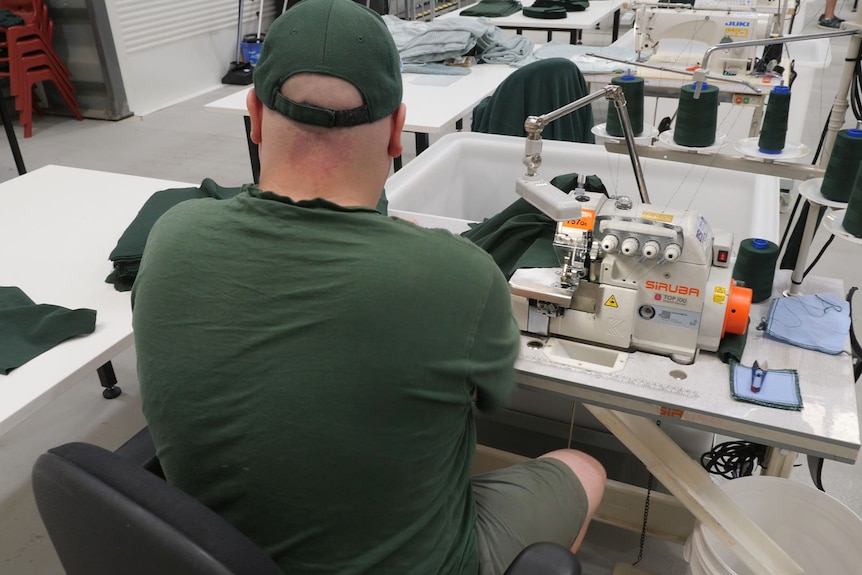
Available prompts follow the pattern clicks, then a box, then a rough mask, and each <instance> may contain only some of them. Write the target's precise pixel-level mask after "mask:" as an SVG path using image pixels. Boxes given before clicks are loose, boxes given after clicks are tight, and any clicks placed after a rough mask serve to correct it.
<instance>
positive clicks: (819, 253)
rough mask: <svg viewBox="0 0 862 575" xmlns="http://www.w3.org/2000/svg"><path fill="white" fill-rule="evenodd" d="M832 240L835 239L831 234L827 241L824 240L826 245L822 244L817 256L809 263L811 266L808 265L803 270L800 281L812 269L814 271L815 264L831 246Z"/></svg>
mask: <svg viewBox="0 0 862 575" xmlns="http://www.w3.org/2000/svg"><path fill="white" fill-rule="evenodd" d="M834 239H835V234H832V235H831V236H829V239H828V240H826V243H824V244H823V247H822V248H820V251H819V252H818V253H817V256H816V257H815V258H814V260H813V261H812V262H811V265H809V266H808V267H807V268H805V271H804V272H802V279H805V278H806V276H808V272H810V271H811V270H812V269H814V266H816V265H817V262H819V261H820V258H822V257H823V254H825V253H826V248H828V247H829V246H830V245H832V240H834Z"/></svg>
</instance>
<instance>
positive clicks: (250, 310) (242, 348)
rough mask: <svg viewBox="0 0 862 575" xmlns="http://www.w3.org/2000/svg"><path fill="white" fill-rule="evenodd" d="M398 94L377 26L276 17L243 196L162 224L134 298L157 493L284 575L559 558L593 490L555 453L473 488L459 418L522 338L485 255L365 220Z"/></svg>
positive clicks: (590, 477)
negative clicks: (527, 555)
mask: <svg viewBox="0 0 862 575" xmlns="http://www.w3.org/2000/svg"><path fill="white" fill-rule="evenodd" d="M401 90H402V88H401V77H400V71H399V58H398V53H397V50H396V48H395V46H394V43H393V42H392V38H391V36H390V35H389V34H388V32H387V30H386V27H385V25H384V24H383V23H382V20H381V19H380V18H379V16H378V15H377V14H375V13H374V12H371V11H370V10H367V9H366V8H365V7H364V6H361V5H359V4H356V3H354V2H351V1H350V0H303V1H302V2H300V3H299V4H297V5H296V6H295V7H293V8H291V9H289V10H288V11H287V12H286V13H285V14H284V15H283V16H281V17H280V18H279V19H278V20H277V21H276V22H275V23H274V24H273V25H272V27H271V28H270V30H269V32H268V33H267V36H266V41H265V42H264V46H263V50H262V53H261V56H260V60H259V62H258V65H257V68H256V70H255V74H254V90H253V91H251V92H250V94H249V97H248V108H249V115H250V117H251V125H252V129H251V137H252V139H253V140H254V141H255V142H256V143H258V144H259V148H260V160H261V171H260V185H259V186H246V187H245V189H244V190H243V191H242V192H241V193H240V194H239V195H237V196H236V197H235V198H233V199H227V200H212V201H210V200H209V199H206V200H190V201H187V202H183V203H181V204H179V205H178V206H176V207H174V208H172V209H171V210H169V211H168V212H167V213H166V214H165V215H163V216H162V217H161V218H160V219H159V220H158V222H157V223H156V225H155V226H154V228H153V230H152V232H151V233H150V236H149V239H148V241H147V247H146V251H145V253H144V257H143V261H142V265H141V270H140V273H139V274H138V276H137V279H136V281H135V285H134V289H133V293H132V295H133V305H134V328H135V338H136V347H137V354H138V372H139V376H140V381H141V393H142V397H143V404H144V412H145V415H146V417H147V420H148V423H149V426H150V430H151V432H152V435H153V439H154V441H155V444H156V447H157V452H158V456H159V458H160V460H161V463H162V466H163V468H164V470H165V474H166V476H167V479H168V480H169V481H170V482H171V483H173V484H175V485H177V486H178V487H180V488H181V489H183V490H184V491H186V492H187V493H190V494H191V495H193V496H195V497H197V498H198V499H200V500H201V501H203V502H204V503H206V504H207V505H208V506H210V507H211V508H212V509H214V510H215V511H216V512H218V513H220V514H221V515H223V516H224V517H226V518H227V519H228V520H230V521H231V522H232V523H234V524H235V525H236V526H237V527H238V528H239V529H240V530H242V531H243V532H244V533H246V534H247V535H248V536H249V537H250V538H251V539H252V540H253V541H255V542H256V543H257V544H258V545H260V546H261V547H263V548H264V549H266V550H267V552H269V553H270V554H271V555H272V556H273V557H274V558H275V560H276V561H277V562H278V563H279V564H280V566H281V567H282V568H283V569H284V571H285V572H287V573H338V574H349V573H387V574H388V573H393V574H402V573H420V574H424V573H445V574H449V573H452V574H462V573H463V574H471V575H473V574H475V573H478V572H481V573H501V572H502V571H503V570H504V569H505V567H506V565H508V563H509V562H510V561H511V560H512V558H513V557H514V556H515V555H516V554H517V553H518V552H519V551H520V550H521V548H523V547H524V546H526V545H527V544H529V543H531V542H533V541H537V540H554V541H558V542H560V543H563V544H565V545H572V546H573V547H575V548H576V547H577V545H578V544H579V542H580V538H581V537H582V536H583V532H584V530H585V526H586V524H587V522H588V520H589V518H590V516H591V515H592V513H593V511H594V510H595V508H596V506H597V505H598V503H599V500H600V499H601V496H602V490H603V485H604V479H605V475H604V470H603V469H602V467H601V466H600V465H599V464H598V463H597V462H596V461H595V460H594V459H592V458H590V457H589V456H587V455H585V454H582V453H579V452H575V451H570V450H562V451H559V452H555V453H554V454H551V455H549V456H548V457H545V458H540V459H538V460H535V461H530V462H528V463H527V464H522V465H519V466H515V467H514V468H510V469H507V470H503V471H500V472H493V473H490V474H486V475H484V476H481V477H479V478H476V479H475V480H474V481H472V482H471V478H470V467H471V462H472V457H473V452H474V449H475V427H474V421H473V416H472V411H471V410H472V404H473V403H474V402H475V404H476V406H478V408H480V409H485V408H493V407H496V406H500V405H503V404H504V403H505V401H506V399H507V396H508V394H509V391H510V390H511V388H512V386H513V383H512V382H513V362H514V359H515V357H516V355H517V353H518V346H519V343H518V331H517V327H516V326H515V323H514V320H513V317H512V313H511V307H510V299H509V297H510V296H509V292H508V287H507V283H506V281H505V279H504V277H503V275H502V274H501V272H500V271H499V270H498V269H497V267H496V266H495V265H494V263H493V261H492V260H491V258H490V257H489V256H488V255H487V254H486V253H484V252H483V251H481V250H480V249H479V248H477V247H476V246H475V245H473V244H471V243H470V242H468V241H467V240H464V239H462V238H458V237H456V236H453V235H451V234H450V233H448V232H445V231H442V230H428V229H423V228H420V227H418V226H415V225H413V224H411V223H409V222H406V221H402V220H397V219H394V218H388V217H386V216H384V215H382V214H381V213H379V212H378V211H376V210H375V209H373V208H371V207H369V206H375V205H376V204H377V202H378V199H379V197H380V195H381V191H382V189H383V185H384V183H385V181H386V178H387V175H388V173H389V166H390V164H391V160H392V158H393V157H395V156H398V155H400V154H401V128H402V126H403V124H404V117H405V108H404V105H403V104H401ZM579 477H580V480H579V479H578V478H579ZM480 564H481V571H480Z"/></svg>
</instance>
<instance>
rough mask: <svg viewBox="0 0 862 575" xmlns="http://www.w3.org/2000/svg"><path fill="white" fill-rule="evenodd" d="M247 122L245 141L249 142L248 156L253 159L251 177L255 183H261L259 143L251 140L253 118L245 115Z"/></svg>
mask: <svg viewBox="0 0 862 575" xmlns="http://www.w3.org/2000/svg"><path fill="white" fill-rule="evenodd" d="M243 121H244V122H245V141H246V143H247V144H248V158H249V160H251V177H252V181H253V182H254V183H255V184H259V183H260V156H259V155H258V150H257V144H255V143H254V142H252V141H251V118H250V117H248V116H243Z"/></svg>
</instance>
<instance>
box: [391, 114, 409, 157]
mask: <svg viewBox="0 0 862 575" xmlns="http://www.w3.org/2000/svg"><path fill="white" fill-rule="evenodd" d="M406 118H407V106H405V105H404V104H401V105H400V106H398V109H397V110H395V112H394V113H393V114H392V131H391V132H390V134H389V155H390V156H391V157H393V158H397V157H398V156H400V155H401V152H402V151H404V146H402V145H401V131H402V130H403V129H404V120H405V119H406Z"/></svg>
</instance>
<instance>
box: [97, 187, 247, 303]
mask: <svg viewBox="0 0 862 575" xmlns="http://www.w3.org/2000/svg"><path fill="white" fill-rule="evenodd" d="M240 191H242V188H241V187H238V188H223V187H221V186H219V185H218V184H216V183H215V182H214V181H212V180H211V179H209V178H207V179H205V180H204V181H203V182H201V185H200V187H193V188H170V189H167V190H161V191H159V192H156V193H155V194H153V195H152V196H151V197H150V199H148V200H147V201H146V203H144V205H143V207H142V208H141V210H140V211H139V212H138V215H137V216H135V219H134V220H133V221H132V223H131V224H130V225H129V227H128V228H126V231H125V232H123V235H122V236H121V237H120V239H119V241H118V242H117V246H116V247H115V248H114V250H113V251H112V252H111V255H110V256H109V259H110V260H111V261H112V262H113V263H114V271H112V272H111V274H110V275H109V276H108V277H107V278H106V279H105V281H106V282H107V283H110V284H114V288H115V289H116V290H117V291H129V290H130V289H132V284H133V283H135V277H137V275H138V268H140V265H141V257H143V255H144V247H145V246H146V245H147V237H148V236H149V235H150V230H151V229H152V228H153V224H155V223H156V220H158V219H159V218H160V217H161V215H162V214H164V213H165V212H166V211H168V210H169V209H171V208H172V207H174V206H175V205H177V204H179V203H180V202H184V201H186V200H194V199H199V198H216V199H219V200H225V199H229V198H232V197H234V196H235V195H237V194H238V193H240Z"/></svg>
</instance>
